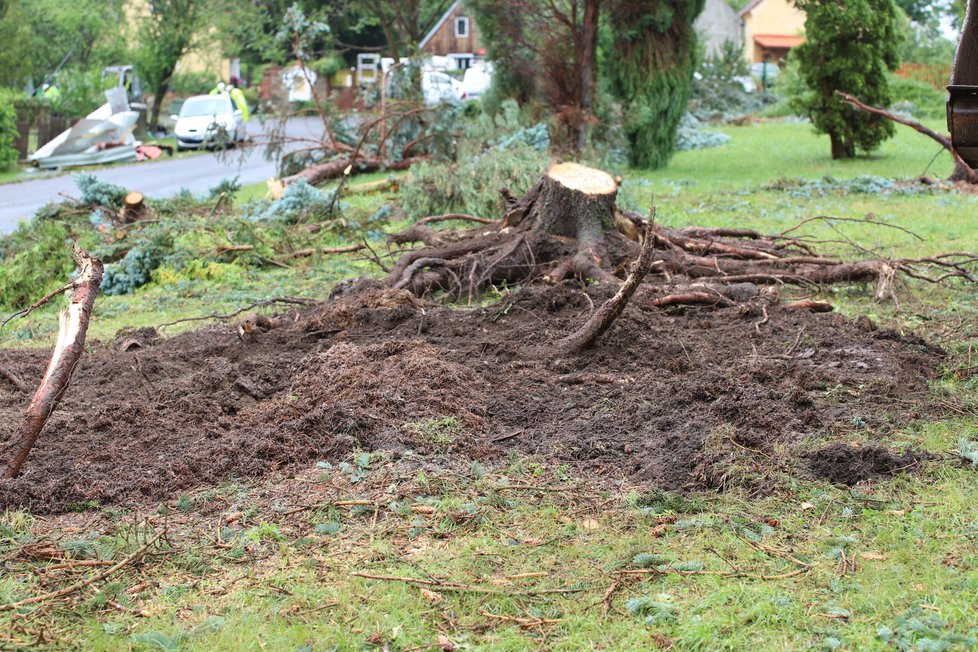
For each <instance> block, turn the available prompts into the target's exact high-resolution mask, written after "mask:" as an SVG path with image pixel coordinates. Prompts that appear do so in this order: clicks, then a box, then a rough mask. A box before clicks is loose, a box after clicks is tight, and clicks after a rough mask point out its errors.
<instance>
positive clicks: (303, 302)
mask: <svg viewBox="0 0 978 652" xmlns="http://www.w3.org/2000/svg"><path fill="white" fill-rule="evenodd" d="M276 303H287V304H293V305H299V306H314V305H316V304H317V303H320V301H319V300H317V299H305V298H303V297H276V298H274V299H263V300H261V301H256V302H254V303H251V304H248V305H247V306H245V307H244V308H239V309H238V310H235V311H234V312H229V313H228V314H226V315H218V314H217V313H211V314H210V315H203V316H200V317H184V318H183V319H176V320H174V321H168V322H166V323H165V324H160V325H159V326H157V327H156V328H157V329H160V328H166V327H167V326H174V325H175V324H182V323H184V322H188V321H206V320H208V319H217V320H225V319H231V318H232V317H237V316H238V315H240V314H241V313H243V312H247V311H249V310H251V309H252V308H259V307H261V306H270V305H273V304H276Z"/></svg>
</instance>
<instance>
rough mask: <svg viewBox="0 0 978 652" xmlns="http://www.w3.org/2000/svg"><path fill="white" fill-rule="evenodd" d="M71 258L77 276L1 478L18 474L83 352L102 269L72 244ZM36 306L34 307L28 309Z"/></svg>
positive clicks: (92, 257) (99, 263) (94, 258)
mask: <svg viewBox="0 0 978 652" xmlns="http://www.w3.org/2000/svg"><path fill="white" fill-rule="evenodd" d="M72 255H73V256H74V258H75V264H76V265H77V266H78V276H77V277H76V278H75V280H74V281H72V282H71V284H70V290H71V299H70V302H69V304H68V310H67V311H63V312H61V313H60V314H59V315H58V322H59V329H58V341H57V344H56V345H55V347H54V352H53V353H52V354H51V360H50V362H49V363H48V368H47V371H46V372H45V373H44V378H43V379H42V380H41V385H40V386H39V387H38V388H37V391H36V392H35V393H34V398H33V400H32V401H31V404H30V405H29V406H28V408H27V414H26V415H25V418H24V426H23V430H22V432H21V435H20V438H19V439H18V440H17V441H16V442H15V443H14V445H13V446H12V447H11V449H10V450H9V451H7V452H6V453H5V454H4V456H5V457H6V456H7V455H8V454H10V453H11V452H12V453H13V457H11V458H10V461H9V462H8V463H7V468H6V471H4V474H3V477H4V478H16V477H17V476H18V475H19V474H20V469H21V467H22V466H23V464H24V461H25V460H26V459H27V456H28V455H29V454H30V452H31V449H32V448H34V444H35V443H36V442H37V438H38V437H39V436H40V434H41V430H42V429H43V428H44V424H45V423H46V422H47V420H48V417H49V416H51V413H52V412H54V409H55V408H56V407H57V406H58V403H59V402H60V401H61V397H62V396H64V394H65V392H66V391H67V390H68V382H69V381H70V380H71V374H72V372H74V370H75V367H76V366H77V365H78V361H79V360H80V359H81V356H82V353H83V352H84V351H85V336H86V334H87V333H88V322H89V319H90V318H91V315H92V307H93V306H94V305H95V297H96V296H97V295H98V290H99V286H100V285H101V284H102V272H103V266H102V261H101V260H100V259H98V258H97V257H95V256H91V255H89V253H88V252H86V251H84V250H82V249H81V248H80V247H79V246H78V245H77V244H75V243H72ZM37 305H38V304H34V306H32V309H33V308H34V307H36V306H37ZM28 312H29V311H28Z"/></svg>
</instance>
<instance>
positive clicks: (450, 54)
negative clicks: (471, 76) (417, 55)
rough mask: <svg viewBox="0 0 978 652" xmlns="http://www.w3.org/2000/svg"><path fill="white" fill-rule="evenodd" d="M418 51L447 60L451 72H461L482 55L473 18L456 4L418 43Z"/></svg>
mask: <svg viewBox="0 0 978 652" xmlns="http://www.w3.org/2000/svg"><path fill="white" fill-rule="evenodd" d="M420 48H421V51H422V52H424V53H425V54H429V55H431V56H436V57H447V58H448V59H449V61H450V62H451V66H449V67H450V68H452V69H456V70H465V69H466V68H469V67H471V65H472V62H473V61H475V59H477V58H481V57H483V56H484V55H485V49H484V48H483V47H482V39H481V38H480V36H479V28H478V27H477V26H476V24H475V18H474V17H473V16H472V15H471V14H469V13H468V12H467V11H465V7H463V6H462V3H461V2H460V1H456V2H453V3H452V6H451V7H449V8H448V10H447V11H446V12H445V13H444V14H442V17H441V18H440V19H438V22H437V23H436V24H435V26H434V27H432V28H431V31H430V32H428V33H427V34H426V35H425V37H424V38H423V39H421V43H420Z"/></svg>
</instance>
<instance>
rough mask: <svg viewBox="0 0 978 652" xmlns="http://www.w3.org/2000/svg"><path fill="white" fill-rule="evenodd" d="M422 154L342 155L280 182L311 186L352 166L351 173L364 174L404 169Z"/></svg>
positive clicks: (418, 159) (334, 176)
mask: <svg viewBox="0 0 978 652" xmlns="http://www.w3.org/2000/svg"><path fill="white" fill-rule="evenodd" d="M426 159H427V157H424V156H412V157H409V158H405V159H401V160H400V161H388V160H384V159H375V158H351V157H349V156H344V157H341V158H338V159H335V160H332V161H327V162H326V163H319V164H318V165H313V166H311V167H308V168H306V169H305V170H302V171H301V172H298V173H296V174H293V175H292V176H288V177H285V178H284V179H282V182H283V183H285V184H286V185H288V184H290V183H295V182H296V181H300V180H302V181H305V182H306V183H308V184H309V185H311V186H316V185H319V184H321V183H324V182H326V181H329V180H330V179H336V178H339V177H341V176H343V171H344V170H346V168H348V167H351V166H352V170H351V174H354V173H355V174H366V173H368V172H377V171H378V170H391V171H397V170H406V169H408V168H409V167H411V166H412V165H414V164H415V163H418V162H420V161H424V160H426Z"/></svg>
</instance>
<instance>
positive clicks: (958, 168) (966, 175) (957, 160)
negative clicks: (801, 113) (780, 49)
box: [835, 90, 978, 183]
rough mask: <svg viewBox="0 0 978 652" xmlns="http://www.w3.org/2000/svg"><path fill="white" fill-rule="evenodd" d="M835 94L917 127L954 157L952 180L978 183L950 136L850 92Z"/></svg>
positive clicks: (856, 104) (878, 113) (845, 100)
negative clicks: (868, 102) (870, 103)
mask: <svg viewBox="0 0 978 652" xmlns="http://www.w3.org/2000/svg"><path fill="white" fill-rule="evenodd" d="M835 94H836V95H838V96H839V99H841V100H842V102H843V103H845V104H848V105H849V106H851V107H853V108H856V109H859V110H861V111H866V112H867V113H872V114H875V115H879V116H882V117H884V118H886V119H887V120H892V121H893V122H897V123H899V124H902V125H905V126H907V127H910V128H911V129H915V130H917V131H918V132H920V133H922V134H924V135H925V136H927V137H928V138H930V139H932V140H934V141H936V142H938V143H940V145H941V147H943V148H944V149H946V150H947V151H948V152H950V153H951V157H952V158H954V172H953V173H951V180H952V181H958V180H962V181H967V182H968V183H978V172H976V171H975V170H974V169H973V168H972V167H971V166H970V165H968V164H967V163H965V160H964V159H963V158H961V155H960V154H958V153H957V151H955V149H954V145H953V144H952V143H951V139H950V138H949V137H948V136H943V135H941V134H939V133H937V132H936V131H934V130H933V129H931V128H929V127H925V126H924V125H922V124H920V123H919V122H917V121H915V120H910V119H909V118H903V117H901V116H898V115H896V114H895V113H892V112H890V111H887V110H886V109H881V108H879V107H876V106H870V105H868V104H864V103H862V102H860V101H859V100H857V99H856V98H855V97H853V96H852V95H850V94H849V93H843V92H842V91H839V90H837V91H836V92H835Z"/></svg>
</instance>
